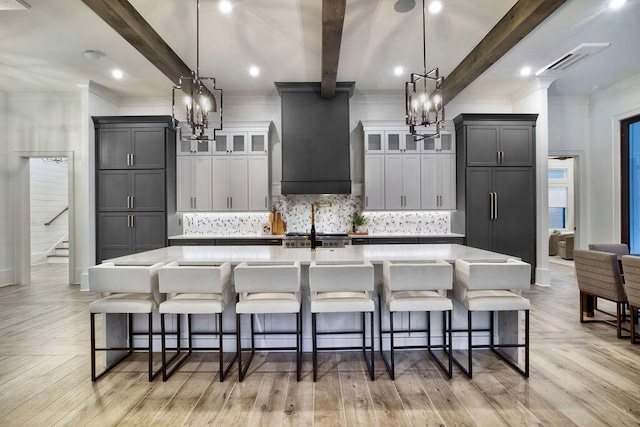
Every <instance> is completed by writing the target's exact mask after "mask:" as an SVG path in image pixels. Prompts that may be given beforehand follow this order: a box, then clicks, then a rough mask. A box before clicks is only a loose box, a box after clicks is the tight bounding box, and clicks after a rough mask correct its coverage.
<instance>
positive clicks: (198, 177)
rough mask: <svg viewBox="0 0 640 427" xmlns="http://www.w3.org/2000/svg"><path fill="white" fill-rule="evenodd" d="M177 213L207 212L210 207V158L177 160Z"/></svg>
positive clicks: (180, 158)
mask: <svg viewBox="0 0 640 427" xmlns="http://www.w3.org/2000/svg"><path fill="white" fill-rule="evenodd" d="M176 173H177V177H176V179H177V210H178V212H207V211H210V210H211V209H212V205H211V196H212V188H211V179H212V177H211V156H209V157H204V156H200V157H193V158H189V157H186V156H182V157H178V158H177V168H176Z"/></svg>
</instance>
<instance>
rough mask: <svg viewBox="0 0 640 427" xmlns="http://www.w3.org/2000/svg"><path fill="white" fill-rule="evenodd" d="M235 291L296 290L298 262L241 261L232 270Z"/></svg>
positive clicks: (298, 288) (298, 278) (298, 286)
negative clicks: (265, 262)
mask: <svg viewBox="0 0 640 427" xmlns="http://www.w3.org/2000/svg"><path fill="white" fill-rule="evenodd" d="M233 275H234V285H235V288H236V292H237V293H253V292H298V291H299V290H300V262H299V261H295V262H292V263H287V264H258V263H256V264H254V263H251V264H249V263H247V262H243V263H240V264H238V265H237V266H236V268H234V270H233Z"/></svg>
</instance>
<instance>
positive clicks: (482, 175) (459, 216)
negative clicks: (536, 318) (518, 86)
mask: <svg viewBox="0 0 640 427" xmlns="http://www.w3.org/2000/svg"><path fill="white" fill-rule="evenodd" d="M536 118H537V115H536V114H461V115H459V116H458V117H456V118H455V119H454V122H455V125H456V144H457V150H456V151H457V153H458V159H457V162H458V164H457V211H456V212H454V213H452V218H451V231H452V232H454V233H460V234H465V238H466V244H467V245H468V246H473V247H476V248H480V249H486V250H490V251H494V252H499V253H503V254H507V255H512V256H514V257H518V258H521V259H522V260H524V261H526V262H528V263H530V264H531V265H532V266H533V267H534V268H532V275H533V272H534V270H535V261H536V259H535V253H536V218H535V212H536V199H535V196H536V191H535V189H536V185H535V124H536Z"/></svg>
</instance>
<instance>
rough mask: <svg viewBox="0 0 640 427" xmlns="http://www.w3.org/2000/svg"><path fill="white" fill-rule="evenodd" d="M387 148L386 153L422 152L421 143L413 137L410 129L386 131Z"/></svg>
mask: <svg viewBox="0 0 640 427" xmlns="http://www.w3.org/2000/svg"><path fill="white" fill-rule="evenodd" d="M384 135H385V148H384V152H385V153H386V154H397V153H409V154H417V153H420V144H419V143H418V141H416V140H415V139H414V138H413V135H411V134H410V133H409V132H408V131H401V130H397V131H395V130H394V131H385V133H384Z"/></svg>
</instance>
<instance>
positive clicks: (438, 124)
mask: <svg viewBox="0 0 640 427" xmlns="http://www.w3.org/2000/svg"><path fill="white" fill-rule="evenodd" d="M422 47H423V61H424V63H423V64H424V65H423V70H422V71H423V72H422V74H416V73H411V81H409V82H406V83H405V84H404V87H405V99H406V114H405V117H406V122H407V125H409V132H410V133H411V134H412V135H413V136H414V139H415V140H418V141H419V140H422V139H425V138H434V137H438V136H440V129H441V128H442V127H443V126H444V104H443V94H444V93H443V89H442V83H443V82H444V77H443V76H440V73H439V72H438V69H437V68H434V69H433V70H431V71H429V72H427V37H426V17H425V4H424V0H422ZM416 128H419V129H416Z"/></svg>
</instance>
